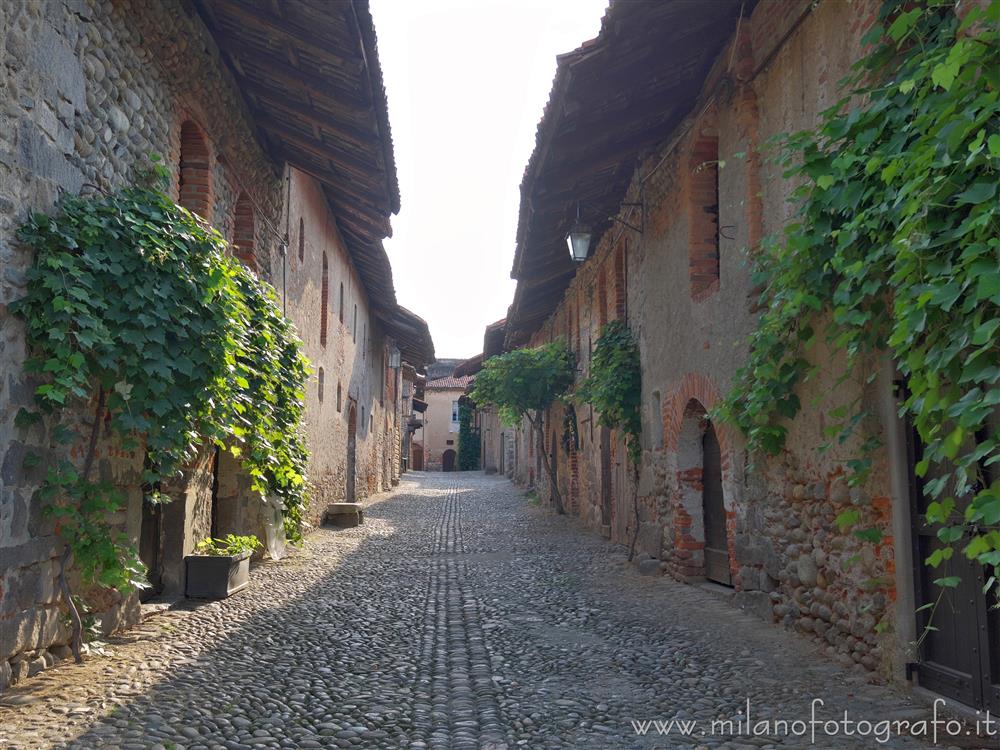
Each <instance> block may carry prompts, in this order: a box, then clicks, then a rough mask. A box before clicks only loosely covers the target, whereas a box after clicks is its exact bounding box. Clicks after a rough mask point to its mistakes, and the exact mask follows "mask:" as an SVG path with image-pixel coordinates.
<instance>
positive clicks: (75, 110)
mask: <svg viewBox="0 0 1000 750" xmlns="http://www.w3.org/2000/svg"><path fill="white" fill-rule="evenodd" d="M0 64H2V65H3V71H2V74H0V102H2V104H0V267H2V269H3V271H2V277H0V404H2V407H0V444H2V445H3V446H5V448H4V453H3V455H2V456H0V595H2V603H0V689H3V688H6V687H7V686H8V685H9V684H12V683H14V682H17V681H18V680H19V679H21V678H22V677H24V676H26V675H32V674H34V673H35V672H37V671H39V670H41V669H43V668H45V667H47V666H50V665H51V663H53V662H54V660H55V659H56V658H58V656H59V655H61V654H62V652H63V649H62V647H63V645H64V644H65V643H66V642H67V641H68V636H69V633H68V629H67V627H66V624H65V621H64V616H63V614H62V609H61V607H60V605H59V595H58V588H57V586H56V584H55V581H54V576H55V575H56V574H57V571H58V559H57V557H58V555H59V553H60V551H61V548H60V545H59V543H58V540H57V539H56V538H55V536H54V535H53V529H52V525H51V523H50V522H48V521H47V520H46V519H45V517H44V515H43V513H42V509H41V508H40V507H38V504H37V503H33V502H32V496H33V494H34V492H35V491H36V490H37V489H38V487H39V484H40V482H41V481H42V479H43V476H44V465H45V463H46V462H47V460H48V458H50V455H49V453H48V450H47V446H48V445H49V440H48V436H47V435H46V434H45V431H44V428H42V427H39V426H36V427H32V428H30V429H19V428H17V427H15V426H14V418H15V416H16V414H17V412H18V411H19V410H20V409H21V408H24V407H28V408H30V407H31V406H32V395H33V391H34V386H35V384H34V383H33V382H32V381H31V380H30V379H29V378H28V377H26V376H25V375H24V373H23V370H22V366H23V363H24V360H25V357H26V354H27V352H26V351H25V342H24V332H23V327H22V325H21V323H20V321H18V320H17V319H16V318H15V317H13V316H11V314H10V312H9V309H8V305H9V304H10V303H11V302H12V301H14V300H16V299H17V298H19V297H20V296H21V295H22V294H23V291H24V287H25V283H26V277H25V273H26V271H27V269H28V268H29V267H30V265H31V262H32V258H31V255H30V254H29V253H28V252H26V251H25V249H24V248H23V247H21V246H19V245H18V244H17V242H16V240H15V236H14V235H15V231H16V229H17V227H18V226H19V225H20V224H21V223H23V221H24V220H25V218H26V217H27V216H28V215H29V213H30V212H33V211H40V212H48V211H51V210H52V207H53V205H54V204H55V202H56V200H57V199H58V197H59V195H61V194H63V193H70V194H73V193H77V192H80V191H87V190H107V189H112V188H114V187H116V186H119V185H122V184H125V183H127V182H129V181H131V180H133V179H134V178H135V176H136V170H137V167H138V166H140V165H144V164H148V158H149V156H150V155H152V154H159V155H161V156H162V157H163V159H164V160H165V161H166V162H167V163H168V164H172V163H173V162H174V161H175V160H176V159H177V158H178V156H179V149H180V124H181V122H182V121H183V120H184V119H191V120H193V121H195V122H197V123H198V124H199V125H200V126H202V127H203V128H204V129H205V132H206V134H207V136H208V138H209V140H210V142H211V144H212V147H213V149H214V153H213V156H214V158H213V159H212V162H211V169H212V183H213V186H214V187H213V193H214V194H213V205H214V215H212V216H209V217H206V218H208V219H209V220H210V221H211V222H212V223H213V224H214V225H215V226H217V227H219V228H220V230H221V231H223V233H224V234H225V235H226V236H231V233H232V229H233V226H232V224H233V219H232V215H233V210H232V209H233V204H234V202H235V198H236V195H237V194H238V192H239V191H240V190H242V189H244V187H243V186H244V185H253V186H254V198H255V202H256V204H257V207H258V210H261V211H262V215H263V216H264V218H266V219H267V220H269V221H271V222H272V223H276V222H277V221H278V217H279V216H280V206H281V197H282V193H281V186H282V181H281V175H280V171H279V167H278V166H277V165H275V164H274V163H273V162H271V161H270V160H269V159H268V158H267V157H266V156H265V154H264V153H263V152H262V151H261V149H260V148H259V146H258V144H257V141H256V140H255V138H254V137H253V131H252V126H251V124H250V120H249V116H248V114H247V112H246V109H245V106H244V104H243V101H242V99H241V97H240V95H239V92H238V90H237V88H236V86H235V84H234V82H233V80H232V78H231V76H230V75H229V72H228V70H227V68H226V67H225V66H224V65H223V63H222V60H221V59H220V56H219V52H218V50H217V48H216V47H215V44H214V42H213V40H212V39H211V37H210V36H209V34H208V32H207V30H206V29H205V27H204V26H203V25H202V24H201V22H200V21H199V20H198V18H197V17H196V16H194V15H193V14H192V12H190V11H187V10H185V9H184V8H183V6H182V5H181V4H179V3H171V2H165V3H145V2H131V0H122V1H121V2H113V3H112V2H100V1H99V0H89V1H85V0H61V1H60V0H51V1H49V2H44V3H41V2H35V1H34V0H11V1H10V2H4V3H2V4H0ZM223 153H224V154H225V157H226V158H225V159H223V158H222V156H221V155H222V154H223ZM233 165H238V166H236V167H234V166H233ZM237 170H238V171H237ZM174 179H175V184H174V185H172V186H171V189H172V190H173V191H174V195H175V196H176V191H177V185H176V175H175V178H174ZM273 241H274V240H273V239H272V238H269V237H264V236H262V237H261V238H260V240H259V241H258V243H257V255H258V257H257V267H258V270H259V272H260V273H261V275H262V276H263V277H264V278H268V277H269V275H270V268H269V260H268V259H269V258H270V257H271V248H270V246H269V245H268V243H270V242H273ZM33 453H34V454H36V455H40V456H41V457H42V458H43V460H42V462H41V463H40V464H39V465H37V466H33V467H32V466H27V465H26V463H25V458H26V457H27V456H28V455H30V454H33ZM69 454H70V456H71V457H74V458H79V457H80V447H79V445H73V446H70V448H69ZM98 456H99V464H98V467H99V470H100V471H101V473H102V475H104V476H110V477H112V478H113V479H114V480H115V482H116V484H118V485H120V486H122V488H123V489H126V491H127V492H128V495H129V497H130V510H129V513H128V514H127V517H123V518H121V519H120V520H121V522H122V524H123V525H126V526H127V527H128V528H129V529H130V530H131V531H137V529H138V523H139V507H140V501H141V498H140V496H139V492H138V490H137V485H136V483H135V481H134V480H135V477H136V476H137V472H138V470H139V468H141V463H140V462H141V457H140V456H139V455H138V454H137V453H134V452H125V451H121V450H118V449H116V448H115V447H114V446H108V445H103V444H102V445H101V446H100V448H99V452H98ZM106 604H107V607H106V609H105V611H104V612H97V613H96V614H97V615H98V616H99V618H100V620H101V622H102V625H103V629H104V630H105V632H108V631H110V630H112V629H114V628H115V627H117V626H119V625H121V624H125V623H130V622H134V621H135V619H136V616H137V607H135V606H134V602H132V601H130V602H126V603H123V602H121V601H118V600H116V599H115V598H111V599H109V600H108V601H107V603H106ZM126 605H127V606H126Z"/></svg>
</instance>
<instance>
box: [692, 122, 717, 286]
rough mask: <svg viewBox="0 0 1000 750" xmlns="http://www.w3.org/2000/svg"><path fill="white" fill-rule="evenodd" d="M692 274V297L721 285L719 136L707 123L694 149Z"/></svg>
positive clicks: (712, 126) (712, 124)
mask: <svg viewBox="0 0 1000 750" xmlns="http://www.w3.org/2000/svg"><path fill="white" fill-rule="evenodd" d="M690 168H691V171H690V177H689V180H690V198H689V200H690V214H691V220H690V222H689V223H690V228H689V233H690V236H689V238H688V248H689V250H688V253H689V255H688V275H689V277H690V281H691V297H692V299H695V300H701V299H705V298H706V297H709V296H710V295H711V294H712V293H714V292H715V291H716V290H717V289H718V288H719V136H718V134H717V132H716V130H715V127H714V123H711V122H709V123H706V124H705V125H704V126H703V127H702V129H701V131H700V133H699V135H698V137H697V138H696V139H695V141H694V145H693V147H692V149H691V162H690Z"/></svg>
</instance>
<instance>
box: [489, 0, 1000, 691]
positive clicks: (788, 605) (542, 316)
mask: <svg viewBox="0 0 1000 750" xmlns="http://www.w3.org/2000/svg"><path fill="white" fill-rule="evenodd" d="M877 8H878V3H877V2H875V1H874V0H866V1H865V2H861V3H854V4H853V5H852V6H851V10H850V13H845V12H844V6H843V5H842V4H841V3H838V2H818V3H816V2H810V1H809V0H787V1H786V0H759V2H756V3H754V2H742V0H739V1H737V0H717V2H712V3H685V2H665V3H628V2H613V3H612V4H611V6H610V8H609V10H608V12H607V15H606V17H605V19H604V21H603V24H602V28H601V32H600V34H599V36H598V37H597V38H596V39H594V40H591V41H589V42H587V43H585V44H584V45H582V46H581V47H580V48H579V49H577V50H575V51H573V52H570V53H568V54H565V55H562V56H560V58H559V63H558V71H557V74H556V78H555V82H554V84H553V88H552V92H551V95H550V100H549V103H548V105H547V107H546V109H545V113H544V115H543V118H542V121H541V123H540V125H539V129H538V136H537V145H536V149H535V152H534V153H533V155H532V157H531V160H530V161H529V163H528V166H527V169H526V172H525V177H524V181H523V183H522V186H521V195H522V205H521V213H520V221H519V226H518V232H517V248H516V254H515V260H514V266H513V270H512V276H513V277H514V278H515V279H516V280H517V290H516V293H515V296H514V300H513V304H512V305H511V308H510V310H509V314H508V317H507V321H506V330H505V347H506V348H507V349H511V348H516V347H519V346H526V345H536V344H540V343H544V342H547V341H552V340H557V339H562V340H564V341H565V342H566V343H567V344H568V346H569V347H570V348H571V349H572V350H573V352H574V353H575V355H576V360H577V367H578V372H579V374H580V376H584V375H586V373H587V372H588V368H589V362H590V358H591V356H592V353H593V347H594V345H595V343H596V341H597V339H598V337H599V335H600V332H601V330H602V328H603V327H604V325H605V324H606V323H607V322H609V321H612V320H617V319H620V320H624V321H627V323H628V325H629V326H630V328H631V330H632V331H633V332H634V334H635V335H636V336H637V338H638V341H639V345H640V350H641V360H642V378H643V391H642V404H643V409H642V416H643V433H642V440H643V446H642V447H643V453H642V462H641V467H640V469H639V471H638V473H637V474H638V476H637V478H636V477H635V476H634V475H633V473H632V470H631V468H630V466H629V464H628V462H627V460H626V458H625V455H624V449H623V444H622V439H621V436H619V435H617V434H615V432H613V431H609V430H607V429H606V428H602V427H601V426H599V425H598V424H597V419H596V415H595V414H594V413H593V410H592V409H590V408H588V407H585V406H579V405H578V406H577V408H576V413H575V420H574V422H575V424H576V427H577V429H576V438H575V440H568V441H565V442H564V441H563V433H564V417H565V416H566V414H565V411H564V410H563V409H562V408H561V407H559V408H554V409H552V410H551V411H550V413H548V414H547V415H546V422H545V424H546V428H545V443H544V445H535V436H534V435H533V434H532V431H531V430H527V429H521V430H518V431H516V432H515V433H514V434H513V436H512V437H513V440H512V441H510V442H512V443H513V445H512V446H510V447H508V446H507V445H505V442H506V440H507V437H506V436H505V437H501V435H504V434H505V433H503V432H502V431H500V432H495V433H493V435H494V437H493V438H492V440H493V441H494V443H495V445H494V446H493V448H492V449H491V450H492V451H493V452H494V453H495V455H498V456H500V455H504V456H506V457H507V463H506V466H505V469H506V473H508V474H509V475H510V476H511V477H513V478H514V479H515V481H517V482H518V483H520V484H521V485H524V486H529V485H533V484H537V485H539V493H540V495H541V496H542V497H545V496H546V494H547V493H546V488H547V482H548V480H547V477H546V476H545V475H544V473H543V471H542V468H541V461H540V455H541V453H540V452H541V451H543V450H544V451H548V452H549V453H550V455H551V456H552V458H553V459H554V460H555V463H556V465H557V467H558V471H557V476H558V481H559V483H560V486H561V491H562V496H563V498H564V502H565V504H566V507H567V509H568V512H570V513H572V514H575V515H578V516H579V517H581V518H582V519H583V520H584V521H585V522H586V523H587V524H589V525H590V526H591V527H593V528H594V529H597V530H600V531H601V532H602V533H603V534H604V535H606V536H608V537H610V538H611V539H613V540H614V541H617V542H620V543H623V544H627V543H629V542H630V540H631V538H632V535H633V533H636V532H637V534H638V549H639V551H640V554H641V555H643V556H645V557H646V558H647V559H649V558H652V559H654V560H658V561H660V562H659V569H660V570H661V571H662V572H664V573H666V574H669V575H671V576H674V577H676V578H678V579H681V580H685V581H690V582H703V581H709V582H713V583H715V584H717V586H716V588H715V590H717V591H721V592H724V593H725V594H726V595H727V596H729V597H731V599H732V601H733V602H734V603H735V604H737V605H739V606H741V607H743V608H745V609H747V610H750V611H752V612H755V613H757V614H759V615H760V616H761V617H763V618H765V619H768V620H773V621H775V622H777V623H782V624H784V625H785V626H786V627H788V628H790V629H794V630H797V631H800V632H802V633H804V634H808V635H809V636H811V637H813V638H815V639H817V641H818V642H819V644H820V645H821V646H822V647H823V648H825V649H826V650H827V652H828V653H829V654H830V655H831V656H833V657H835V658H838V659H840V660H843V661H845V662H848V663H857V664H859V665H862V666H863V667H864V668H867V669H870V670H875V671H878V672H881V673H882V674H883V675H886V676H890V677H892V678H894V679H899V680H904V679H913V680H914V681H916V682H917V683H919V684H920V685H921V686H923V687H925V688H929V689H931V690H933V691H936V692H939V693H941V694H944V695H946V696H948V697H951V698H954V699H956V700H959V701H961V702H964V703H967V704H969V705H973V706H975V707H977V708H985V707H987V706H992V707H993V708H994V710H995V709H996V708H997V696H998V694H1000V693H998V691H997V685H996V684H995V680H996V677H995V675H997V674H998V672H997V671H996V670H992V675H994V676H991V670H990V669H989V664H990V663H993V664H995V663H996V660H997V659H998V658H1000V655H998V654H1000V646H998V645H997V644H1000V627H998V622H997V620H996V618H995V617H993V616H989V617H988V618H987V616H986V614H985V613H986V610H987V605H986V601H985V594H982V593H979V594H976V593H975V590H973V596H972V597H971V598H970V600H969V601H957V600H956V601H949V605H950V606H949V609H950V613H949V614H947V615H943V614H942V613H941V612H940V611H939V613H938V617H941V618H942V619H941V620H940V621H935V625H936V626H938V627H939V628H940V630H938V631H932V632H930V634H929V636H928V637H927V639H926V640H925V642H924V644H923V647H922V648H921V649H920V650H919V651H917V650H915V649H914V648H913V646H912V644H913V642H914V641H915V636H916V635H917V634H918V633H920V632H921V631H922V630H923V627H924V625H925V624H926V622H925V618H926V616H927V615H926V612H918V607H920V605H922V604H924V603H927V602H928V601H932V600H933V599H935V598H936V597H937V594H938V590H936V589H935V588H934V586H933V584H931V583H930V582H929V578H934V577H937V576H939V575H943V573H942V572H941V569H939V570H938V571H926V570H925V569H924V567H923V566H922V565H921V561H922V559H923V557H924V556H925V553H924V552H922V551H921V549H922V548H921V547H920V545H921V544H922V543H923V542H922V541H921V539H920V537H919V535H918V534H917V532H916V531H915V529H916V528H917V525H916V524H915V523H914V520H915V519H916V518H917V513H918V508H917V507H916V505H915V503H916V500H915V499H914V498H919V496H920V492H919V483H918V480H917V478H916V477H915V475H914V472H913V461H914V459H913V455H914V453H913V442H912V434H911V432H910V431H909V430H908V428H907V426H906V425H905V424H903V423H902V422H901V421H900V419H899V418H898V416H897V414H898V411H897V406H898V400H897V398H898V397H897V392H896V388H895V386H894V377H895V373H894V369H893V367H892V365H891V363H888V362H883V361H872V362H869V363H868V365H867V370H866V371H864V372H861V373H859V374H858V377H857V378H852V379H851V380H848V381H846V382H843V383H838V382H836V373H837V372H838V371H839V370H838V367H837V362H836V360H835V359H834V355H832V354H831V353H830V352H829V351H828V350H824V349H823V348H822V347H817V348H814V350H812V353H811V356H812V357H815V358H816V359H815V361H816V362H826V363H827V364H829V366H828V367H824V368H821V375H820V376H819V377H817V378H815V379H813V380H811V381H810V382H808V383H806V384H804V385H803V387H802V389H801V394H800V398H801V402H802V404H803V410H802V413H801V414H800V415H799V416H798V417H797V418H796V419H795V420H794V422H792V423H790V424H789V425H788V429H789V435H788V440H787V447H786V448H785V449H784V451H783V452H782V453H781V454H780V455H779V456H777V457H775V458H772V459H760V460H758V461H757V462H756V464H755V466H754V467H753V469H752V470H751V469H749V468H748V457H747V455H746V452H745V446H744V439H743V437H742V435H741V434H739V433H738V432H737V431H735V430H734V429H733V428H731V427H730V426H728V425H725V424H716V423H713V422H712V421H711V420H710V419H708V417H707V413H708V412H709V411H710V410H711V409H712V407H713V406H714V405H715V404H716V403H717V401H718V399H719V398H720V394H723V393H725V392H726V391H727V389H728V388H729V387H730V385H731V383H732V382H733V378H734V375H735V373H736V370H737V368H738V367H739V366H740V365H741V364H742V363H743V362H744V361H745V358H746V355H747V346H748V344H747V341H748V336H749V334H750V333H751V331H752V330H753V329H754V325H755V315H756V311H755V309H754V305H755V301H756V299H757V296H758V293H757V291H756V290H754V289H753V288H752V284H751V280H750V277H749V274H748V271H747V267H746V256H745V252H750V253H752V252H754V249H755V248H756V247H757V246H758V245H759V243H760V242H761V240H762V238H763V237H765V236H767V235H770V234H773V233H776V232H777V231H779V230H780V229H781V228H782V226H783V225H784V224H785V223H786V222H787V221H788V219H789V217H790V214H791V208H790V207H789V205H788V203H787V198H788V196H789V193H790V190H791V187H792V186H791V185H790V184H789V182H788V181H787V180H786V179H784V178H783V177H782V175H781V172H780V169H779V168H778V167H776V166H774V165H772V164H770V163H769V162H768V161H767V160H766V159H764V158H763V156H762V150H763V147H764V144H765V142H766V141H767V140H768V139H769V138H771V137H772V136H774V135H776V134H779V133H782V132H794V131H796V130H799V129H802V128H805V127H808V126H809V125H810V124H812V123H814V122H815V121H816V120H817V117H818V113H819V112H820V111H822V110H823V109H825V108H827V107H829V106H830V105H831V104H833V103H834V102H836V101H837V100H838V98H839V94H840V92H839V90H838V85H837V81H839V80H840V79H841V78H842V77H843V76H844V75H846V74H847V72H848V70H849V68H850V66H851V64H852V63H853V62H854V61H855V60H857V59H858V58H859V57H860V56H861V55H862V54H864V53H863V49H862V45H861V41H860V40H861V37H862V35H863V34H864V32H865V31H866V30H867V28H868V27H869V25H870V24H871V22H872V21H873V20H874V18H875V14H876V12H877ZM578 216H579V218H580V220H581V221H582V222H584V223H587V224H589V225H590V226H591V228H592V241H591V245H590V247H591V249H590V253H589V257H588V258H587V259H586V260H585V261H584V262H582V263H580V264H579V265H576V264H574V263H573V262H572V261H571V259H570V257H569V253H568V251H567V247H566V241H565V238H566V236H567V233H568V231H569V229H570V226H571V224H572V222H573V221H574V220H575V219H576V218H577V217H578ZM608 217H611V218H608ZM869 375H871V376H873V378H872V379H870V380H869V378H868V377H867V376H869ZM855 399H859V400H860V401H861V402H862V403H864V404H866V405H867V406H868V408H869V411H870V413H871V414H872V415H873V416H872V417H870V418H869V420H868V422H867V423H866V424H864V425H863V429H862V430H860V431H859V434H858V435H857V436H856V437H855V438H852V439H851V440H850V441H848V442H847V443H846V444H844V445H836V446H834V447H833V448H831V449H830V450H827V451H825V452H824V451H821V450H820V447H821V445H823V444H824V443H826V442H827V439H826V437H825V436H824V434H823V426H824V423H825V422H824V419H825V414H826V413H827V412H828V411H829V410H830V409H831V408H834V407H836V406H838V405H840V404H847V403H850V402H852V401H854V400H855ZM873 435H874V436H877V437H878V438H880V439H881V444H882V447H881V448H878V449H876V450H875V452H874V453H873V454H871V457H872V459H873V461H874V467H875V468H874V471H872V473H871V476H870V478H869V479H868V480H867V483H866V484H864V485H863V486H859V487H849V486H848V484H847V481H846V472H845V469H844V460H845V459H847V458H849V457H851V456H853V455H856V454H857V453H858V452H859V451H860V450H862V449H861V442H862V440H863V439H864V437H868V436H873ZM567 446H568V447H567ZM633 498H635V499H636V500H635V502H636V503H637V505H638V507H637V508H635V507H634V506H633ZM848 508H856V509H857V510H858V511H859V512H860V513H861V515H862V520H861V525H862V526H875V527H876V528H878V529H880V530H881V531H882V533H883V537H882V540H881V541H880V542H879V543H872V542H869V541H864V540H862V539H860V538H858V537H856V536H854V535H853V534H852V533H851V532H850V531H849V530H848V531H841V530H839V529H838V526H837V525H836V524H835V523H834V519H835V518H836V516H837V515H838V514H839V513H841V512H842V511H844V510H845V509H848ZM637 516H638V519H639V521H638V529H636V521H635V519H636V517H637ZM650 568H655V565H648V564H647V565H644V566H643V569H644V570H648V569H650ZM955 574H956V575H958V574H963V575H973V576H974V575H976V574H975V573H969V572H968V571H964V572H963V571H962V570H958V571H957V572H955ZM973 589H975V587H974V586H973ZM948 596H950V595H948ZM969 622H973V623H975V622H981V623H982V625H983V628H984V630H983V632H982V633H971V634H969V633H967V632H966V629H967V627H968V625H967V624H968V623H969ZM963 633H964V634H965V635H963ZM956 644H957V645H956ZM984 649H985V651H986V652H987V653H985V654H984V653H983V650H984ZM987 656H988V657H989V659H992V660H993V661H992V662H991V661H989V659H986V658H985V657H987Z"/></svg>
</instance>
